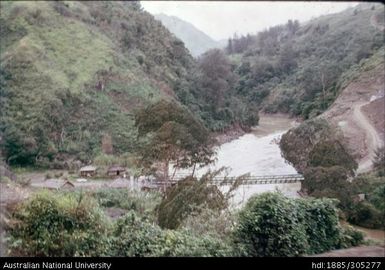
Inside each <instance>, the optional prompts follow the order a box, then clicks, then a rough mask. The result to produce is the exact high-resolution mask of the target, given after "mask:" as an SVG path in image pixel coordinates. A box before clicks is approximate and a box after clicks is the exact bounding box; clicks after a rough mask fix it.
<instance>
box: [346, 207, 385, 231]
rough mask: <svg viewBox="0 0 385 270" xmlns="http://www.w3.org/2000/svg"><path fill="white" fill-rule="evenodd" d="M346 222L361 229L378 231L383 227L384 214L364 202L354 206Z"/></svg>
mask: <svg viewBox="0 0 385 270" xmlns="http://www.w3.org/2000/svg"><path fill="white" fill-rule="evenodd" d="M348 221H349V222H351V223H353V224H356V225H359V226H362V227H366V228H373V229H378V228H381V227H383V226H384V214H383V212H381V211H379V210H378V209H376V208H375V207H374V206H373V205H372V204H370V203H368V202H365V201H364V202H359V203H356V204H354V206H353V208H352V210H351V211H349V213H348Z"/></svg>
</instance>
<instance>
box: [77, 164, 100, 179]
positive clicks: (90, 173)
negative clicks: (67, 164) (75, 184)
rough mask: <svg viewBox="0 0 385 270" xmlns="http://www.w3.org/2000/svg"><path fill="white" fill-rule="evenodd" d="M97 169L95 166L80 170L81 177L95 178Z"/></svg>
mask: <svg viewBox="0 0 385 270" xmlns="http://www.w3.org/2000/svg"><path fill="white" fill-rule="evenodd" d="M96 169H97V168H96V167H95V166H91V165H90V166H85V167H82V168H80V176H83V177H90V176H95V174H96Z"/></svg>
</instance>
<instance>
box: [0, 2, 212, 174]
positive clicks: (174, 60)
mask: <svg viewBox="0 0 385 270" xmlns="http://www.w3.org/2000/svg"><path fill="white" fill-rule="evenodd" d="M1 11H2V12H1V17H0V20H1V25H2V27H1V33H0V37H1V38H0V40H1V41H0V42H1V43H0V46H1V74H0V83H1V92H0V94H1V121H0V131H1V137H2V142H1V143H2V152H3V155H4V156H5V159H6V161H7V163H10V164H36V165H42V166H45V165H47V164H48V163H49V164H56V165H57V167H61V166H63V163H65V162H66V161H68V160H69V159H70V158H71V159H72V160H74V159H76V160H80V161H82V162H87V161H89V160H90V159H91V158H93V157H95V156H96V155H97V154H99V153H100V152H102V150H103V149H102V148H103V145H105V146H107V147H105V148H107V149H109V151H108V152H113V153H114V154H121V153H127V152H128V153H129V152H132V151H134V148H135V145H136V135H137V134H136V128H134V126H133V125H134V119H133V117H132V114H133V112H134V111H135V110H136V109H139V108H143V107H144V106H146V105H148V104H151V103H154V102H156V101H157V100H159V99H177V100H178V99H181V98H183V96H184V95H187V96H188V95H191V93H190V92H189V91H190V89H195V90H197V88H196V87H195V86H194V85H195V84H196V83H197V81H196V80H193V79H192V78H191V74H196V73H199V72H200V69H199V67H198V66H197V64H196V62H195V61H194V60H193V58H192V57H191V55H190V54H189V52H188V50H187V49H186V48H185V46H184V44H183V42H182V41H180V40H179V39H177V38H175V37H174V36H173V35H172V34H171V33H170V32H169V31H168V30H167V29H166V28H165V27H164V26H163V25H162V24H161V23H160V22H159V21H156V20H155V19H154V18H153V16H152V15H150V14H148V13H147V12H145V11H143V10H142V8H141V6H140V4H139V3H138V2H72V1H68V2H67V1H57V2H39V3H37V2H1ZM201 73H202V72H200V73H199V74H201ZM198 81H199V79H198ZM183 87H186V88H183ZM184 89H187V90H186V91H187V92H186V91H184ZM198 92H199V94H198V95H200V93H201V92H202V91H198ZM175 93H177V94H178V96H176V95H175ZM191 100H193V101H194V102H195V104H199V102H198V101H196V100H195V98H194V97H192V99H191ZM214 106H215V105H214ZM191 107H192V106H191ZM193 109H194V110H193V111H194V112H195V115H196V116H197V118H200V115H204V114H203V113H201V110H204V108H203V107H201V104H199V106H197V107H194V108H193ZM214 110H215V108H214ZM211 119H212V117H211V116H207V117H206V118H204V120H205V123H206V124H207V125H208V126H209V127H210V128H211V126H210V125H212V126H214V124H210V123H211V122H215V121H216V120H215V119H214V120H213V121H211V122H210V123H209V121H210V120H211Z"/></svg>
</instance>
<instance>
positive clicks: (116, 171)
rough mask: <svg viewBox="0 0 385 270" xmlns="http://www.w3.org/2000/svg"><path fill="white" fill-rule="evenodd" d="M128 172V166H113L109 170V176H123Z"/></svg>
mask: <svg viewBox="0 0 385 270" xmlns="http://www.w3.org/2000/svg"><path fill="white" fill-rule="evenodd" d="M125 173H126V168H123V167H121V166H111V167H109V168H108V170H107V175H108V176H123V175H124V174H125Z"/></svg>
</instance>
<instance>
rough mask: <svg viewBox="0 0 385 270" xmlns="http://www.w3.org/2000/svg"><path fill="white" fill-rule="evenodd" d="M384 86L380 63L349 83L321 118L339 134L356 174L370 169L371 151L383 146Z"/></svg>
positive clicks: (384, 131) (382, 65)
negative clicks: (344, 140)
mask: <svg viewBox="0 0 385 270" xmlns="http://www.w3.org/2000/svg"><path fill="white" fill-rule="evenodd" d="M384 84H385V82H384V64H383V62H382V63H380V64H379V65H377V66H376V67H374V68H372V69H370V70H367V71H364V72H362V73H361V74H360V75H359V77H358V78H356V79H355V80H353V81H352V82H350V83H349V84H348V85H347V87H345V88H344V89H343V91H342V92H341V94H340V95H339V97H338V98H337V99H336V101H335V102H334V103H333V105H332V106H331V108H330V109H329V110H328V111H326V112H325V113H323V114H322V115H321V116H320V117H323V118H325V119H326V120H327V121H328V122H329V123H331V124H332V125H333V126H336V127H339V129H340V130H341V131H342V133H343V135H344V137H345V139H346V144H347V145H348V147H349V149H350V151H351V153H352V154H353V156H354V157H355V159H356V160H357V161H358V162H359V168H358V172H365V171H368V170H369V169H370V167H371V165H372V158H373V155H374V150H376V149H377V148H378V147H380V146H381V145H383V144H384V134H385V130H384V126H383V125H381V123H383V119H384V106H385V104H384V89H385V87H384Z"/></svg>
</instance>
